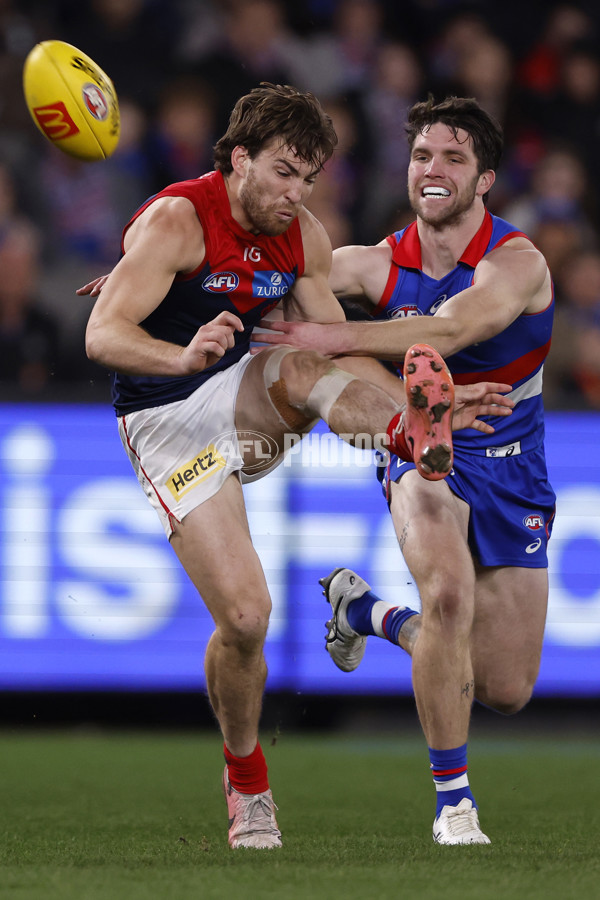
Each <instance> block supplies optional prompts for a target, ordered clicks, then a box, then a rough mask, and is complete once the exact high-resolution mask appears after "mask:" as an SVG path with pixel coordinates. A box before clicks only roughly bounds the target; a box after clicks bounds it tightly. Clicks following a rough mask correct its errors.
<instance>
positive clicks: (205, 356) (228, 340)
mask: <svg viewBox="0 0 600 900" xmlns="http://www.w3.org/2000/svg"><path fill="white" fill-rule="evenodd" d="M243 330H244V326H243V325H242V322H241V320H240V319H239V318H238V317H237V316H236V315H234V313H232V312H221V313H219V315H218V316H216V318H214V319H211V321H210V322H207V323H206V325H202V326H201V327H200V328H199V329H198V331H197V332H196V334H195V335H194V337H193V338H192V340H191V341H190V342H189V344H188V345H187V347H182V348H181V354H180V359H181V365H182V375H192V374H193V373H194V372H202V371H203V370H204V369H207V368H208V367H209V366H212V365H214V364H215V363H216V362H218V361H219V360H220V359H221V357H222V356H224V355H225V351H226V350H230V349H231V348H232V347H233V345H234V343H235V332H236V331H243Z"/></svg>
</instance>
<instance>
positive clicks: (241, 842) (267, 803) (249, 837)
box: [223, 766, 281, 850]
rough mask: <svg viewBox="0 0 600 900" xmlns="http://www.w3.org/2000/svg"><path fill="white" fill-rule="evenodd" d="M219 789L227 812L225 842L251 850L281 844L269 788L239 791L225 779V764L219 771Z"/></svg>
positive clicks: (227, 778)
mask: <svg viewBox="0 0 600 900" xmlns="http://www.w3.org/2000/svg"><path fill="white" fill-rule="evenodd" d="M223 792H224V793H225V799H226V800H227V813H228V815H229V846H230V847H231V848H232V849H233V850H237V849H239V848H240V847H248V848H253V849H254V850H273V849H274V848H275V847H281V832H280V830H279V828H278V827H277V820H276V819H275V810H276V809H277V807H276V806H275V804H274V803H273V796H272V794H271V791H264V793H262V794H240V793H239V791H236V790H235V788H233V787H232V786H231V784H230V781H229V775H228V773H227V766H225V771H224V773H223Z"/></svg>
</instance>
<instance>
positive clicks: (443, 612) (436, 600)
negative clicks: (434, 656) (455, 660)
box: [421, 575, 473, 635]
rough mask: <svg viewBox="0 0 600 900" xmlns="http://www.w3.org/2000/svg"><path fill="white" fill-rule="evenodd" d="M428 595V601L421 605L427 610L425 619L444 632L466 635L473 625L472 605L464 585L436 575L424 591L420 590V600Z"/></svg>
mask: <svg viewBox="0 0 600 900" xmlns="http://www.w3.org/2000/svg"><path fill="white" fill-rule="evenodd" d="M427 594H428V595H429V597H430V601H429V602H427V601H425V602H424V604H423V607H424V610H425V609H427V608H429V614H428V615H427V614H425V619H426V620H427V619H428V620H429V621H430V622H431V623H436V624H437V626H438V627H439V628H440V629H441V630H442V631H444V632H457V633H458V632H463V633H464V634H465V635H468V634H469V633H470V631H471V627H472V623H473V605H472V603H470V602H469V597H470V596H471V594H470V592H469V591H468V590H466V589H465V587H464V585H462V584H460V583H459V582H458V581H454V580H453V579H445V578H443V577H438V576H437V575H436V576H435V577H434V578H433V579H431V580H430V583H429V584H428V586H427V589H426V591H424V590H421V598H422V599H423V598H424V597H425V596H426V595H427Z"/></svg>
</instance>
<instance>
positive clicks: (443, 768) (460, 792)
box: [429, 744, 477, 817]
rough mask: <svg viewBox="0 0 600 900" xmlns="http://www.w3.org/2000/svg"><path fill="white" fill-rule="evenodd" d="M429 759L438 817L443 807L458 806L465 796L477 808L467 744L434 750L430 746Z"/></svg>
mask: <svg viewBox="0 0 600 900" xmlns="http://www.w3.org/2000/svg"><path fill="white" fill-rule="evenodd" d="M429 760H430V762H431V766H430V768H431V772H432V775H433V783H434V784H435V790H436V801H437V806H436V811H435V814H436V817H437V816H439V814H440V813H441V811H442V807H444V806H458V804H459V803H460V801H461V800H462V799H463V798H464V797H467V798H468V799H469V800H470V801H471V802H472V804H473V806H474V807H475V809H477V804H476V803H475V798H474V797H473V794H472V793H471V788H470V787H469V776H468V775H467V745H466V744H463V745H462V747H455V748H454V749H453V750H434V749H432V748H431V747H430V748H429Z"/></svg>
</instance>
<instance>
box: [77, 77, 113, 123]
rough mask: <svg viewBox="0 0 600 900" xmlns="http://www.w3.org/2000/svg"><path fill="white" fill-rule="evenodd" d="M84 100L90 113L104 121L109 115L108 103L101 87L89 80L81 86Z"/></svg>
mask: <svg viewBox="0 0 600 900" xmlns="http://www.w3.org/2000/svg"><path fill="white" fill-rule="evenodd" d="M81 93H82V95H83V102H84V103H85V107H86V109H87V111H88V112H89V114H90V115H91V116H93V117H94V119H98V121H99V122H103V121H104V120H105V119H106V117H107V116H108V103H107V102H106V97H105V96H104V94H103V93H102V91H101V90H100V88H99V87H98V86H97V85H95V84H91V83H90V82H89V81H88V82H87V83H86V84H84V85H83V87H82V88H81Z"/></svg>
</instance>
